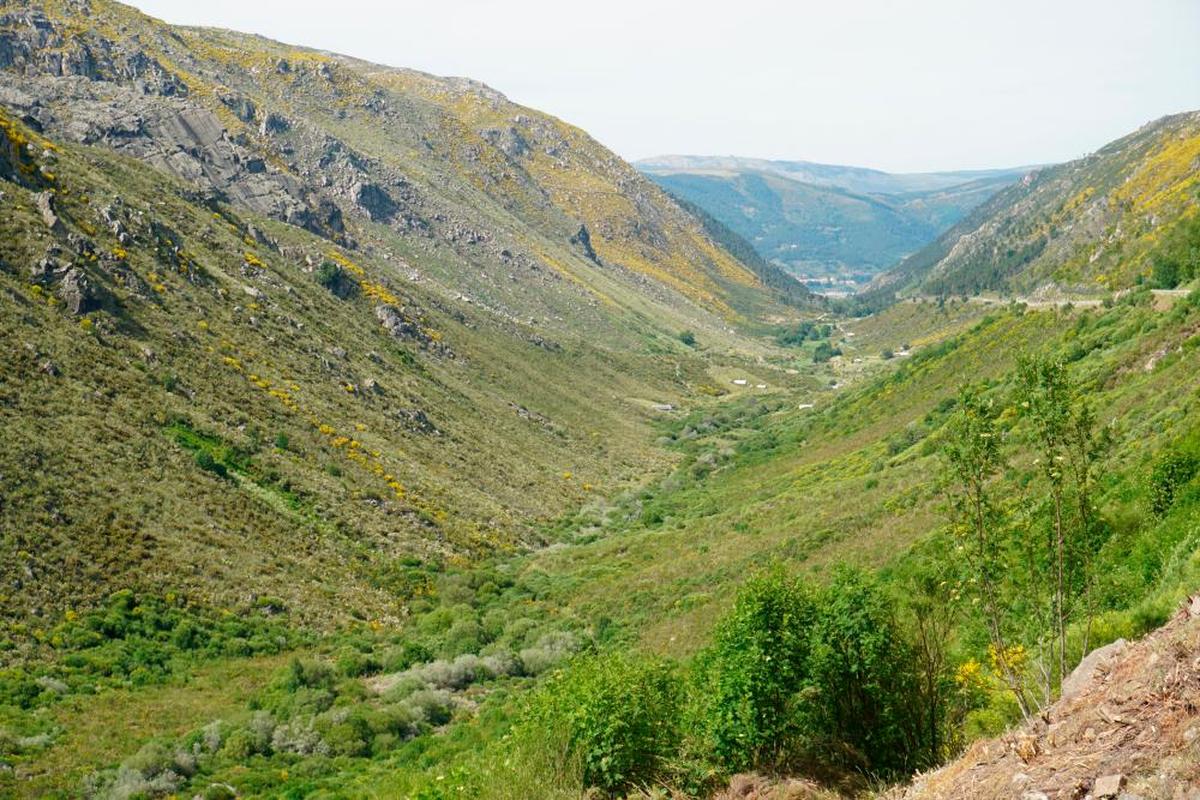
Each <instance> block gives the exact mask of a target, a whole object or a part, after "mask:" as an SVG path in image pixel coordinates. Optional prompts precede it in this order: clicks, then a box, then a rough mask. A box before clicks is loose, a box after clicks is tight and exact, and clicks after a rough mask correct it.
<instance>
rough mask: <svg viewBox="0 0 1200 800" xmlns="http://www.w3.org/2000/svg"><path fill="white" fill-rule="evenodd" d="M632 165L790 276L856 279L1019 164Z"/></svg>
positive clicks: (941, 226) (669, 160)
mask: <svg viewBox="0 0 1200 800" xmlns="http://www.w3.org/2000/svg"><path fill="white" fill-rule="evenodd" d="M637 166H638V168H639V169H641V170H642V171H644V172H645V173H646V174H648V175H650V176H651V177H652V178H653V179H654V180H655V181H656V182H658V183H659V185H661V186H663V187H664V188H666V189H667V190H668V191H670V192H672V193H673V194H675V195H677V196H679V197H682V198H684V199H686V200H688V201H690V202H692V203H695V204H696V205H698V206H700V207H701V208H704V209H705V210H706V211H708V212H709V213H710V214H712V215H713V216H715V217H716V218H718V219H719V220H721V222H723V223H724V224H726V225H728V226H729V227H730V228H732V229H733V230H734V231H736V232H737V233H738V234H740V235H741V236H743V237H745V238H746V239H748V240H749V241H751V242H752V243H753V244H754V245H755V247H756V248H757V249H758V251H759V253H760V254H761V255H762V256H763V257H765V258H767V259H768V260H772V261H775V262H776V263H780V264H783V265H785V266H786V267H787V269H788V270H789V271H791V272H793V273H795V274H801V275H806V276H809V277H826V276H828V277H839V278H843V279H845V278H850V279H854V280H857V281H858V282H866V281H868V280H870V278H871V277H873V276H874V275H875V274H877V273H878V272H880V271H881V270H883V269H886V268H887V267H890V266H892V265H894V264H895V263H896V262H897V261H899V260H900V259H902V258H903V257H905V256H907V255H909V254H911V253H913V252H914V251H916V250H918V249H920V248H921V247H923V246H925V245H926V244H928V243H929V242H931V241H933V240H934V239H935V238H936V237H937V236H938V234H940V233H941V232H943V231H945V230H946V228H948V227H949V226H951V225H953V224H954V223H956V222H958V221H959V220H960V219H962V217H963V216H965V215H966V214H967V213H968V212H969V211H971V210H972V209H973V208H975V207H976V206H977V205H979V204H980V203H982V202H983V201H985V200H987V199H988V198H989V197H990V196H991V195H993V194H994V193H995V192H997V191H999V190H1000V189H1001V188H1002V187H1004V186H1006V185H1007V184H1009V183H1011V182H1012V181H1014V180H1016V179H1018V178H1019V177H1020V176H1021V175H1022V174H1023V172H1024V171H1023V170H984V171H977V172H970V171H968V172H944V173H914V174H890V173H886V172H880V171H878V170H870V169H864V168H861V167H840V166H830V165H825V164H813V163H809V162H792V161H768V160H764V159H749V158H733V157H728V158H721V157H706V156H664V157H660V158H655V159H648V160H645V161H641V162H638V164H637Z"/></svg>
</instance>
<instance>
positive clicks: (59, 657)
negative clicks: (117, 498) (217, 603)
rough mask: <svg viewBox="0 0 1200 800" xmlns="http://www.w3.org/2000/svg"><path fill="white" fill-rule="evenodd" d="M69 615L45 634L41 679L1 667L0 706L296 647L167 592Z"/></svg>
mask: <svg viewBox="0 0 1200 800" xmlns="http://www.w3.org/2000/svg"><path fill="white" fill-rule="evenodd" d="M67 617H68V618H67V619H66V620H65V621H63V622H61V623H60V624H58V625H57V626H55V627H54V628H52V629H51V630H50V631H48V632H47V633H46V635H45V640H46V643H47V644H48V645H49V647H50V648H51V649H52V652H53V655H54V658H53V659H52V660H51V661H50V662H49V663H47V664H45V665H43V666H41V667H39V668H38V672H40V673H41V674H40V675H39V676H38V677H36V678H35V677H34V675H33V674H30V672H29V671H28V670H26V669H24V668H21V667H13V668H10V669H6V670H0V704H12V705H15V706H19V707H22V708H30V707H33V706H35V705H39V704H41V703H43V702H48V701H50V700H52V699H54V698H56V697H58V696H59V695H62V694H66V693H68V692H73V691H92V690H93V689H94V687H95V686H96V685H97V684H108V685H114V684H131V685H135V686H140V685H145V684H149V683H157V682H161V681H163V680H166V679H167V678H168V677H170V676H171V675H173V674H175V673H176V672H178V671H179V670H180V669H182V668H184V666H186V665H187V664H188V663H191V662H192V661H194V660H198V659H203V658H212V657H217V656H246V655H255V654H262V653H277V652H280V651H282V650H284V649H286V648H288V647H292V646H295V644H297V643H298V642H299V638H298V637H297V636H296V634H295V633H294V632H292V631H290V630H289V629H288V628H286V627H285V626H284V625H283V624H282V623H280V622H279V621H277V620H274V619H269V618H267V617H265V616H261V615H259V614H257V613H249V614H222V613H219V612H214V611H213V610H210V609H205V608H198V607H193V606H189V605H187V604H186V603H185V602H184V601H183V600H182V599H180V598H178V597H176V596H174V595H170V594H168V595H167V596H166V597H156V596H148V595H138V594H135V593H134V592H132V591H129V590H123V591H119V592H115V593H114V594H112V595H111V596H110V597H109V599H108V602H107V603H106V604H105V605H104V606H103V607H101V608H98V609H95V610H93V611H89V612H87V613H84V614H75V613H71V614H68V615H67Z"/></svg>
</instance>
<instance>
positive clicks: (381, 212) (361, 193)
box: [350, 183, 399, 222]
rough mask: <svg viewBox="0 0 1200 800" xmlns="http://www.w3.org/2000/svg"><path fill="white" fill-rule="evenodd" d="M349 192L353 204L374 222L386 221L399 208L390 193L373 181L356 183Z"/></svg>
mask: <svg viewBox="0 0 1200 800" xmlns="http://www.w3.org/2000/svg"><path fill="white" fill-rule="evenodd" d="M350 194H351V196H352V197H353V198H354V202H355V204H356V205H358V207H359V208H361V209H363V210H364V211H366V212H367V214H368V215H369V216H370V217H371V219H372V220H373V221H375V222H387V221H388V220H390V219H391V218H392V217H394V216H395V215H396V211H397V210H398V209H399V206H397V205H396V201H395V200H393V199H392V197H391V195H389V194H388V193H387V192H385V191H384V190H383V189H381V188H380V187H379V186H376V185H375V184H373V183H356V184H355V185H354V186H353V188H352V189H351V190H350Z"/></svg>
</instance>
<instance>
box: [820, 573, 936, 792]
mask: <svg viewBox="0 0 1200 800" xmlns="http://www.w3.org/2000/svg"><path fill="white" fill-rule="evenodd" d="M810 647H811V650H810V658H809V662H808V665H807V666H808V676H807V680H808V683H809V686H810V687H811V688H812V691H811V692H810V693H809V694H808V697H807V702H805V704H804V709H803V714H804V716H805V719H804V724H805V726H806V727H808V728H809V730H810V732H811V734H812V735H813V736H815V737H820V738H821V739H824V741H825V742H826V743H827V744H829V745H831V746H832V747H833V749H834V752H837V753H842V754H849V756H850V758H851V759H852V760H854V761H858V762H859V763H857V764H855V763H851V764H849V765H848V766H856V767H862V768H865V769H867V770H869V771H871V772H876V773H884V774H889V775H899V774H903V773H905V772H909V771H911V770H912V768H913V767H915V766H924V765H925V764H917V763H914V761H915V759H916V758H917V757H918V756H919V754H920V750H921V746H920V742H919V736H918V735H917V733H918V731H917V728H918V723H919V719H920V717H919V712H918V710H917V705H918V704H917V702H916V700H917V697H918V693H917V685H916V676H915V674H914V671H913V667H914V664H915V658H914V656H913V654H912V652H911V650H910V648H909V645H908V643H907V642H906V641H905V640H904V637H903V635H902V633H901V632H900V629H899V628H898V626H897V624H896V621H895V619H894V616H893V611H892V607H891V603H890V602H889V600H888V599H887V597H886V596H885V595H884V594H883V592H882V590H881V589H880V588H879V586H878V585H877V584H876V582H875V581H874V579H873V578H871V577H869V576H867V575H866V574H865V573H863V572H862V571H859V570H853V569H847V568H843V569H839V570H838V572H837V573H836V575H835V577H834V579H833V581H832V582H831V583H830V585H829V587H828V588H827V589H826V590H825V591H824V592H822V593H821V600H820V607H819V611H818V613H817V614H816V616H815V620H814V624H813V629H812V639H811V645H810Z"/></svg>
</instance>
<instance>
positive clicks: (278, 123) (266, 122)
mask: <svg viewBox="0 0 1200 800" xmlns="http://www.w3.org/2000/svg"><path fill="white" fill-rule="evenodd" d="M290 127H292V124H291V123H290V122H288V121H287V118H286V117H284V116H283V115H282V114H276V113H275V112H274V111H272V112H270V113H269V114H267V115H266V116H265V117H263V121H262V125H260V126H259V129H258V132H259V133H261V134H262V135H263V136H270V135H271V134H273V133H283V132H285V131H287V130H288V128H290Z"/></svg>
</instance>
